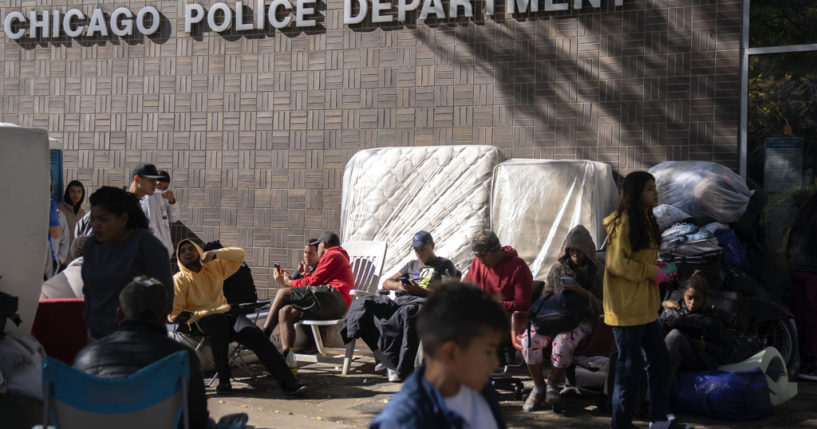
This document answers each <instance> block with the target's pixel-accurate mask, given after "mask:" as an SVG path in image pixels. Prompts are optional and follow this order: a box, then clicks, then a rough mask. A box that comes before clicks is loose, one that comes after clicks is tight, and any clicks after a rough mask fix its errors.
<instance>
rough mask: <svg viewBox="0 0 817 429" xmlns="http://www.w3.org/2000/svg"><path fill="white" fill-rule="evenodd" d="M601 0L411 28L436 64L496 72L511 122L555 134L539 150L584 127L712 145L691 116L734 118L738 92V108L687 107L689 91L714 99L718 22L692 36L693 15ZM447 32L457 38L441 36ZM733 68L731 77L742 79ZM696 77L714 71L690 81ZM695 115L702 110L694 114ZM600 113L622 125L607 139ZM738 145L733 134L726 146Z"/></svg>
mask: <svg viewBox="0 0 817 429" xmlns="http://www.w3.org/2000/svg"><path fill="white" fill-rule="evenodd" d="M502 3H504V2H497V6H499V5H500V4H502ZM605 3H606V5H605V6H604V7H603V8H602V9H592V10H589V11H587V12H585V11H581V12H578V11H569V12H559V13H554V14H548V15H544V16H543V15H541V14H514V15H512V16H513V17H514V19H503V18H502V15H505V14H504V13H503V11H501V10H500V7H497V17H496V18H497V19H490V20H485V21H479V20H475V22H474V24H472V25H456V24H457V23H455V22H448V21H440V22H438V23H436V24H433V27H435V28H436V34H434V33H432V31H430V29H428V28H424V26H416V27H413V28H412V32H413V33H414V35H415V37H416V39H417V40H418V41H420V42H421V43H422V44H424V45H425V46H426V47H428V48H429V49H431V50H432V51H433V52H434V54H435V57H436V58H437V61H438V62H437V63H438V64H439V63H440V60H441V59H442V63H443V64H454V65H456V66H463V67H467V68H469V69H471V70H472V71H480V72H481V74H482V75H485V74H488V75H490V76H492V77H493V80H494V81H495V82H496V85H497V87H496V88H497V90H498V95H500V97H503V98H506V99H508V100H510V102H508V103H502V104H505V106H504V107H507V108H508V109H510V111H511V113H512V114H513V115H512V116H511V117H512V118H513V120H512V121H511V123H506V124H505V125H511V124H513V125H518V124H519V123H520V120H521V122H522V123H523V124H524V123H525V122H531V121H529V118H530V119H532V124H534V125H535V127H537V128H543V129H544V132H545V133H551V132H552V133H553V137H552V139H550V138H541V137H540V136H537V135H534V136H533V138H532V139H531V140H532V142H533V146H534V147H540V148H541V147H556V146H568V145H567V144H559V142H560V141H561V142H574V141H576V140H578V136H576V135H572V134H578V133H579V132H584V133H586V134H584V135H583V138H582V139H583V140H592V141H594V143H593V144H591V145H590V146H596V147H599V148H601V147H604V146H607V147H616V146H665V145H673V144H676V145H679V144H684V145H689V144H693V145H695V144H699V145H700V144H708V145H710V147H711V146H712V143H713V142H712V140H713V139H710V138H708V137H707V134H706V133H707V128H708V127H705V126H698V127H691V126H690V123H691V122H698V121H700V122H705V121H712V119H706V118H712V117H714V120H715V121H724V122H729V121H732V122H735V121H737V115H738V109H737V103H738V102H739V100H738V99H735V103H736V106H735V107H736V108H735V109H716V108H715V107H716V106H708V109H710V110H707V106H705V105H704V106H703V107H702V108H701V110H700V111H696V109H695V106H691V99H693V98H703V99H708V100H714V98H715V97H714V95H715V89H716V88H715V82H716V79H715V78H714V75H715V67H714V64H715V50H714V38H715V29H714V28H712V29H711V31H709V33H706V32H705V31H701V32H698V33H694V32H693V31H692V28H691V26H692V23H691V21H689V22H680V23H679V20H678V19H677V17H676V19H673V20H670V19H669V18H670V17H669V16H668V14H669V13H671V12H669V10H668V9H666V8H665V9H645V10H637V11H625V10H623V9H621V8H619V9H618V10H617V9H616V8H615V7H614V6H613V2H612V1H610V2H605ZM482 5H484V1H476V2H474V7H475V9H478V8H480V7H482ZM611 15H617V16H616V17H615V18H613V17H611ZM506 16H507V15H506ZM570 17H572V18H575V20H576V23H575V24H574V25H575V27H574V28H573V29H571V28H570V23H569V21H568V22H565V21H564V19H565V18H570ZM507 18H510V16H507ZM526 21H528V22H532V23H533V25H530V24H528V23H526ZM610 26H614V27H613V28H610ZM441 35H442V36H443V37H441ZM696 35H697V39H696ZM445 36H449V37H453V38H455V42H456V43H441V39H443V40H444V37H445ZM579 43H581V44H584V45H585V48H587V47H589V46H592V44H597V45H598V48H597V51H598V52H597V53H596V54H593V53H592V49H588V52H585V53H584V54H583V53H582V52H583V51H582V50H581V49H580V48H581V46H577V45H578V44H579ZM706 43H708V46H711V47H712V48H711V49H707V50H701V51H699V52H693V46H696V45H702V44H706ZM463 48H465V49H463ZM464 51H465V52H467V54H464ZM605 58H607V59H613V60H614V61H609V60H608V61H604V60H603V59H605ZM693 58H694V59H695V61H697V62H698V63H699V64H707V62H708V61H710V60H711V64H712V66H711V67H710V68H707V67H705V66H704V67H699V69H695V68H693V65H692V63H694V62H695V61H693ZM737 73H738V71H737V70H735V76H734V77H735V78H736V79H739V75H738V74H737ZM693 74H695V75H711V76H710V77H711V78H708V79H699V80H693ZM719 80H720V79H719ZM671 93H674V94H673V95H671V96H668V94H671ZM695 94H697V95H695ZM494 97H496V96H494ZM494 104H496V103H494ZM704 104H705V103H704ZM556 108H558V111H556ZM588 109H590V111H588ZM592 110H596V111H592ZM696 112H697V113H699V114H701V117H699V118H695V117H694V115H695V114H696ZM704 115H708V116H704ZM713 115H714V116H713ZM600 117H604V118H607V119H611V118H612V119H615V121H614V122H613V123H614V124H617V125H618V126H619V127H620V131H619V132H618V133H614V136H613V137H611V138H609V140H610V141H604V142H603V141H602V136H601V135H600V134H601V133H600V131H599V124H600V121H599V118H600ZM496 120H497V119H496V117H495V119H494V121H495V122H496ZM571 128H573V130H571ZM709 132H711V128H710V129H709ZM616 134H617V136H615V135H616ZM736 144H737V142H736V141H735V142H732V141H729V142H725V143H724V145H723V146H724V148H726V147H727V146H728V147H732V146H735V145H736ZM577 146H578V145H577ZM582 146H584V145H582ZM733 149H734V148H733ZM723 150H724V149H723V148H721V151H723ZM667 155H669V154H667Z"/></svg>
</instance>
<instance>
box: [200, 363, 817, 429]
mask: <svg viewBox="0 0 817 429" xmlns="http://www.w3.org/2000/svg"><path fill="white" fill-rule="evenodd" d="M254 370H256V371H260V368H259V367H254ZM373 370H374V361H373V359H372V358H371V357H363V358H359V359H357V360H356V361H355V363H354V364H353V366H352V371H351V373H350V374H349V375H348V376H346V377H341V375H340V370H339V369H336V366H335V365H330V364H309V365H306V366H303V367H301V368H300V369H299V372H298V377H299V379H300V380H301V381H302V382H303V383H305V384H307V385H309V386H310V388H311V390H310V391H309V392H307V393H306V394H304V395H303V397H300V398H288V397H286V396H285V395H284V394H283V392H282V391H281V390H280V389H279V388H278V386H277V384H276V383H275V382H274V381H273V380H272V379H271V378H269V377H265V376H262V377H260V378H258V379H257V380H256V381H255V382H252V381H251V379H250V378H249V377H238V380H237V381H234V382H233V388H234V392H233V393H232V394H231V395H229V396H217V395H216V394H215V383H214V384H213V386H212V387H211V388H209V389H208V390H207V393H208V407H209V410H210V414H211V416H213V417H214V418H216V419H218V417H220V416H222V415H225V414H230V413H239V412H243V413H247V414H248V415H249V416H250V421H249V424H250V425H252V426H253V427H255V428H259V429H260V428H264V429H267V428H270V429H271V428H287V429H307V428H309V429H312V428H318V429H323V428H327V429H330V428H331V429H334V428H365V427H367V426H368V424H369V422H370V421H371V420H372V418H374V416H375V415H376V414H377V413H378V412H380V410H382V409H383V407H384V406H385V405H386V403H387V402H388V400H389V399H390V398H391V396H392V395H393V394H394V393H395V392H397V391H398V390H399V389H400V386H401V385H400V384H396V383H389V382H388V381H387V380H386V375H385V373H374V372H373ZM234 371H235V373H234V374H235V375H239V374H240V370H238V369H234ZM513 375H514V376H517V377H520V378H521V379H522V380H523V381H524V382H525V386H526V387H527V388H530V387H531V386H532V384H531V383H530V381H529V378H528V377H526V373H525V372H524V370H522V369H519V370H517V371H515V372H514V373H513ZM799 390H800V393H799V395H798V396H797V397H795V398H794V399H792V400H790V401H788V402H787V403H785V404H783V405H781V406H779V407H777V408H776V409H775V412H774V414H772V415H771V416H769V417H767V418H765V419H762V420H755V421H749V422H732V421H729V422H727V421H716V420H711V419H706V418H701V417H693V416H686V415H680V416H679V420H680V421H683V422H684V423H688V424H690V425H694V426H695V427H696V428H713V429H725V428H791V427H813V428H817V383H815V382H802V381H801V382H800V383H799ZM499 394H500V401H501V405H502V408H503V412H504V413H505V417H506V419H507V421H508V423H509V426H510V427H512V428H539V427H547V426H555V427H566V428H595V427H598V428H605V427H609V424H610V415H609V414H607V413H604V412H603V411H602V410H601V409H600V408H599V407H597V406H596V400H597V397H596V395H594V394H592V392H588V393H587V396H586V397H579V398H565V412H564V413H563V414H555V413H553V412H551V411H538V412H534V413H524V412H522V411H521V408H522V400H516V399H515V398H514V396H513V394H511V393H510V392H508V391H500V392H499ZM635 423H636V425H637V426H638V427H642V428H646V427H647V422H645V421H636V422H635ZM429 429H430V428H429Z"/></svg>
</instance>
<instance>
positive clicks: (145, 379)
mask: <svg viewBox="0 0 817 429" xmlns="http://www.w3.org/2000/svg"><path fill="white" fill-rule="evenodd" d="M189 376H190V363H189V360H188V357H187V352H185V351H179V352H176V353H173V354H172V355H169V356H167V357H165V358H163V359H162V360H159V361H157V362H154V363H152V364H150V365H148V366H146V367H144V368H142V369H140V370H139V371H136V372H134V373H133V374H131V375H130V376H128V377H123V378H102V377H97V376H94V375H89V374H86V373H84V372H82V371H78V370H76V369H74V368H71V367H69V366H67V365H65V364H64V363H62V362H60V361H58V360H56V359H52V358H49V357H46V358H45V361H44V362H43V399H44V400H43V427H44V428H47V427H48V421H49V419H50V420H51V421H52V422H54V425H55V426H56V427H57V429H73V428H83V429H96V428H117V429H141V428H145V427H150V428H151V429H175V428H176V427H179V421H180V419H181V421H182V422H183V424H182V425H181V427H184V428H185V429H189V421H188V411H187V387H188V379H189Z"/></svg>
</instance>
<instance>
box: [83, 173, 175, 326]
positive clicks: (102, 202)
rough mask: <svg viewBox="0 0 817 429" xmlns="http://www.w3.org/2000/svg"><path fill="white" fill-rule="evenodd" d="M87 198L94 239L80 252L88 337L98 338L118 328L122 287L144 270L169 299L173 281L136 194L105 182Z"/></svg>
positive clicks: (164, 252)
mask: <svg viewBox="0 0 817 429" xmlns="http://www.w3.org/2000/svg"><path fill="white" fill-rule="evenodd" d="M89 200H90V202H91V224H92V231H93V239H91V240H88V241H87V242H86V244H85V247H84V249H83V251H82V256H83V262H82V281H83V287H82V292H83V294H84V295H85V313H84V318H85V322H86V324H87V325H88V334H89V340H96V339H99V338H102V337H103V336H105V335H108V334H110V333H112V332H113V331H115V330H116V321H115V314H116V307H117V306H118V305H119V301H118V297H119V292H121V291H122V289H123V288H124V287H125V285H127V284H128V282H130V281H131V280H132V279H133V278H134V277H136V276H140V275H146V276H149V277H153V278H155V279H157V280H159V281H160V282H162V284H164V285H165V287H166V288H167V291H168V297H169V301H168V302H169V303H172V302H173V281H172V280H171V278H170V262H169V260H170V257H169V256H168V255H167V250H166V249H165V246H164V245H163V244H162V242H161V241H159V239H158V238H156V237H154V236H153V234H151V233H150V231H148V230H147V226H148V220H147V218H146V217H145V214H144V213H143V212H142V208H141V207H140V206H139V201H137V200H136V197H135V196H134V195H133V194H131V193H128V192H127V191H125V190H122V189H119V188H115V187H112V186H103V187H101V188H99V189H97V190H96V191H95V192H94V193H93V194H91V197H90V198H89ZM169 310H170V306H169V305H168V312H169Z"/></svg>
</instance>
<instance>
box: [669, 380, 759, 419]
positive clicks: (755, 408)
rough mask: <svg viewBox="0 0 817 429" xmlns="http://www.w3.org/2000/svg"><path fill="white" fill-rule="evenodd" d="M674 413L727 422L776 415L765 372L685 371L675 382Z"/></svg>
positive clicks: (673, 395)
mask: <svg viewBox="0 0 817 429" xmlns="http://www.w3.org/2000/svg"><path fill="white" fill-rule="evenodd" d="M675 383H676V384H675V385H676V388H675V389H673V392H672V403H673V408H672V409H673V410H674V411H676V412H680V413H688V414H695V415H699V416H707V417H711V418H713V419H723V420H755V419H760V418H763V417H766V416H768V415H770V414H771V413H772V411H773V410H774V407H773V406H772V403H771V400H770V398H769V385H768V383H767V382H766V376H765V375H764V374H763V371H762V370H760V369H759V368H758V369H753V370H750V371H740V372H723V371H717V370H714V371H703V372H682V373H680V374H678V376H677V377H676V379H675Z"/></svg>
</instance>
